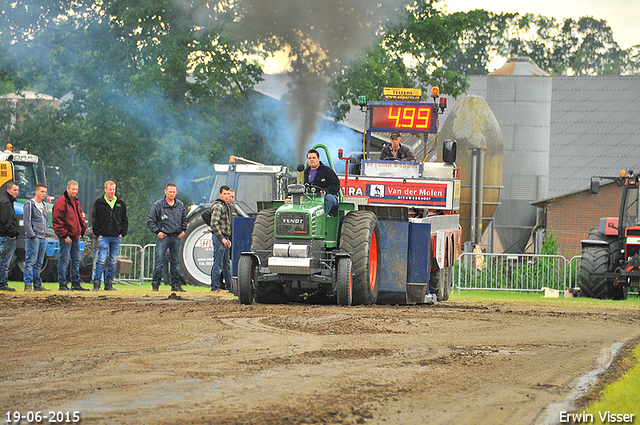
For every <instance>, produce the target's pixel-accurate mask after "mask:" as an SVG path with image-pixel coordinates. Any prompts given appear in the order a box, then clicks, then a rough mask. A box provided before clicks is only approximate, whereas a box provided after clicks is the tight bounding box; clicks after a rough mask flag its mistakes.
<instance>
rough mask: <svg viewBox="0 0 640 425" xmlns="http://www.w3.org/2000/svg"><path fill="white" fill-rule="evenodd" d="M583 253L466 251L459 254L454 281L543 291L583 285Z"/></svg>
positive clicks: (478, 286)
mask: <svg viewBox="0 0 640 425" xmlns="http://www.w3.org/2000/svg"><path fill="white" fill-rule="evenodd" d="M580 258H581V257H580V256H574V257H572V258H571V259H570V260H567V259H566V258H565V257H563V256H562V255H536V254H494V253H475V252H465V253H462V254H461V255H460V257H458V261H457V262H456V266H455V267H456V272H455V274H454V283H455V284H456V285H457V288H458V292H459V291H460V290H461V289H488V290H502V291H513V290H517V291H540V290H541V289H542V288H543V287H547V288H552V289H558V290H563V291H564V290H565V289H567V288H573V287H576V286H579V283H580Z"/></svg>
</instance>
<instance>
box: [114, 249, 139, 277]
mask: <svg viewBox="0 0 640 425" xmlns="http://www.w3.org/2000/svg"><path fill="white" fill-rule="evenodd" d="M118 258H120V259H122V260H125V261H126V260H129V261H131V264H130V266H131V267H130V268H131V272H130V273H127V271H128V270H125V272H122V270H118V269H116V274H115V275H114V279H115V280H119V281H120V282H127V283H135V284H138V285H142V283H143V276H142V270H143V264H144V251H143V249H142V247H141V246H140V245H135V244H125V243H123V244H120V253H119V254H118ZM119 268H122V269H126V268H128V266H127V267H119Z"/></svg>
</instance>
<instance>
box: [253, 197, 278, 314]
mask: <svg viewBox="0 0 640 425" xmlns="http://www.w3.org/2000/svg"><path fill="white" fill-rule="evenodd" d="M275 219H276V210H275V209H267V210H262V211H260V212H259V213H258V215H257V216H256V220H255V222H254V223H253V233H252V234H251V252H253V253H255V254H256V255H257V256H258V258H259V259H260V266H261V267H266V266H267V260H268V258H269V257H270V256H271V255H272V252H273V241H274V224H275ZM253 298H254V300H255V302H257V303H261V304H284V303H285V302H286V301H287V296H286V294H285V292H284V287H283V285H282V283H280V282H257V283H256V290H255V293H254V296H253Z"/></svg>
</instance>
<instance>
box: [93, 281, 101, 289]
mask: <svg viewBox="0 0 640 425" xmlns="http://www.w3.org/2000/svg"><path fill="white" fill-rule="evenodd" d="M93 290H94V291H99V290H100V281H99V280H97V279H96V280H94V281H93Z"/></svg>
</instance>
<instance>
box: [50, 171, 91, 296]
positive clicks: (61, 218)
mask: <svg viewBox="0 0 640 425" xmlns="http://www.w3.org/2000/svg"><path fill="white" fill-rule="evenodd" d="M77 196H78V182H77V181H75V180H70V181H69V183H67V190H65V192H64V195H62V196H61V197H59V198H58V200H57V201H56V203H55V204H54V205H53V213H52V215H51V216H52V218H53V231H54V232H55V233H56V236H58V242H59V243H60V259H59V260H58V290H60V291H68V290H69V287H68V286H67V284H68V282H69V280H70V281H71V290H72V291H88V289H87V288H83V287H82V285H80V258H81V253H80V236H82V235H84V231H85V230H86V228H87V225H86V223H85V221H84V215H83V214H82V207H81V206H80V201H79V200H78V197H77ZM69 258H71V266H70V267H69V276H68V277H69V279H67V264H69Z"/></svg>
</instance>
